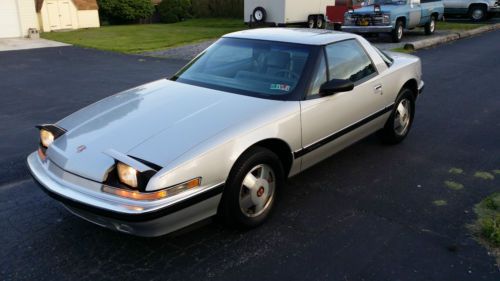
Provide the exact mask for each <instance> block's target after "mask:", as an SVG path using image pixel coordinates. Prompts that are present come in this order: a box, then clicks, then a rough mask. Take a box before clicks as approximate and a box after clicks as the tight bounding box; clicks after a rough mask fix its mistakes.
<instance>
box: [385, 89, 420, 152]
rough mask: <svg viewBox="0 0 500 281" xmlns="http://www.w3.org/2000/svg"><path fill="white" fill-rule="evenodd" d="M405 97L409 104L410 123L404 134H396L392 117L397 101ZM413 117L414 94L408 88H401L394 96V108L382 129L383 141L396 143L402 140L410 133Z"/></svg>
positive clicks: (394, 113) (394, 114)
mask: <svg viewBox="0 0 500 281" xmlns="http://www.w3.org/2000/svg"><path fill="white" fill-rule="evenodd" d="M405 98H406V99H408V100H409V101H410V104H411V112H410V124H409V125H408V129H407V130H406V132H405V134H404V135H398V134H396V132H395V131H394V117H395V116H396V110H397V108H398V105H399V103H400V102H401V101H402V100H403V99H405ZM414 118H415V96H414V94H413V92H412V90H410V89H408V88H403V89H401V91H400V92H399V94H398V97H397V98H396V102H395V103H394V108H393V109H392V112H391V115H390V117H389V119H388V120H387V122H386V124H385V126H384V128H383V130H382V134H383V139H384V141H385V142H386V143H390V144H396V143H400V142H401V141H403V140H404V139H405V138H406V137H407V136H408V134H409V133H410V130H411V127H412V125H413V119H414Z"/></svg>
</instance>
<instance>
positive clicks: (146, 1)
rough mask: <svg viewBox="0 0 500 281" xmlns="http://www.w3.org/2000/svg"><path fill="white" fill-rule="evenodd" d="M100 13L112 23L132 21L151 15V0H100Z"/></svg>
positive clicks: (104, 19)
mask: <svg viewBox="0 0 500 281" xmlns="http://www.w3.org/2000/svg"><path fill="white" fill-rule="evenodd" d="M97 2H98V4H99V15H100V17H101V19H102V20H103V21H108V22H110V23H132V22H138V21H139V20H140V19H145V18H149V17H151V15H152V14H153V11H154V7H153V4H152V3H151V0H98V1H97Z"/></svg>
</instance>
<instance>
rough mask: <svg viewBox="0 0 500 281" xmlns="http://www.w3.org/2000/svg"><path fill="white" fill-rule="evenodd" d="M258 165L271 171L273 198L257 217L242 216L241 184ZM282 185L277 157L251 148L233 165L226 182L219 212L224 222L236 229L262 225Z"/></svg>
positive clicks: (265, 150)
mask: <svg viewBox="0 0 500 281" xmlns="http://www.w3.org/2000/svg"><path fill="white" fill-rule="evenodd" d="M259 164H267V165H269V166H270V167H271V168H272V169H273V172H274V175H275V177H276V179H275V181H276V185H275V189H274V198H273V202H271V205H270V206H269V207H268V209H267V210H266V211H264V212H263V213H262V214H260V215H259V216H257V217H248V216H246V215H245V214H243V212H242V211H241V209H240V205H239V204H240V203H239V199H240V189H241V184H242V182H243V179H244V178H245V176H246V175H247V173H248V172H249V171H250V169H252V168H253V167H255V166H257V165H259ZM283 183H284V171H283V166H282V164H281V161H280V159H279V158H278V156H277V155H276V154H274V153H273V152H272V151H270V150H268V149H266V148H262V147H254V148H251V149H249V150H248V151H246V152H245V153H244V154H243V155H242V156H241V157H240V158H239V159H238V160H237V161H236V163H235V164H234V166H233V169H232V170H231V172H230V174H229V177H228V179H227V181H226V185H225V188H224V193H223V195H222V201H221V206H220V209H219V212H220V213H221V215H222V216H223V217H224V219H225V221H226V222H227V223H228V224H230V225H231V226H236V227H238V228H252V227H256V226H258V225H260V224H262V223H263V222H264V221H265V220H266V219H267V218H268V217H269V215H270V213H271V212H272V209H273V206H274V204H275V202H276V196H277V194H278V191H279V189H280V188H281V187H282V186H283Z"/></svg>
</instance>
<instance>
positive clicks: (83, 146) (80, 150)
mask: <svg viewBox="0 0 500 281" xmlns="http://www.w3.org/2000/svg"><path fill="white" fill-rule="evenodd" d="M85 149H87V147H86V146H85V145H80V146H79V147H77V148H76V153H80V152H82V151H84V150H85Z"/></svg>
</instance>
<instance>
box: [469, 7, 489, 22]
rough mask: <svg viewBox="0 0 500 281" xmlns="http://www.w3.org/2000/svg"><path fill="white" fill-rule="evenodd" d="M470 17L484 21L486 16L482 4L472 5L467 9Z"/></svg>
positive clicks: (477, 20)
mask: <svg viewBox="0 0 500 281" xmlns="http://www.w3.org/2000/svg"><path fill="white" fill-rule="evenodd" d="M469 16H470V19H471V20H472V21H474V22H479V21H484V20H485V19H486V16H487V11H486V8H485V7H484V5H473V6H472V7H470V9H469Z"/></svg>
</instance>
